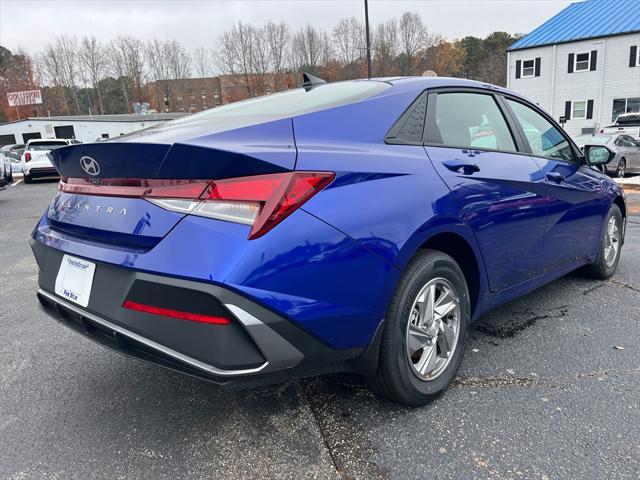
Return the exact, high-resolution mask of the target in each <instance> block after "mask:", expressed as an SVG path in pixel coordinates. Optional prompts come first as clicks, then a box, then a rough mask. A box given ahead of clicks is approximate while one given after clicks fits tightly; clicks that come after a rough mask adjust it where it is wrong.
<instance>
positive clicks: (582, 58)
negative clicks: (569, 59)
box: [574, 52, 591, 72]
mask: <svg viewBox="0 0 640 480" xmlns="http://www.w3.org/2000/svg"><path fill="white" fill-rule="evenodd" d="M590 62H591V54H590V53H589V52H586V53H577V54H576V65H575V69H574V70H575V71H576V72H585V71H587V70H589V64H590Z"/></svg>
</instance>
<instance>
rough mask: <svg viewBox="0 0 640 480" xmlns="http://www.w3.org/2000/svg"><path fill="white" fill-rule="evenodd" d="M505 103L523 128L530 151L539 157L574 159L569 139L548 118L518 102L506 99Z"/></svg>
mask: <svg viewBox="0 0 640 480" xmlns="http://www.w3.org/2000/svg"><path fill="white" fill-rule="evenodd" d="M507 103H509V106H510V107H511V109H512V110H513V112H514V113H515V115H516V118H517V119H518V122H519V123H520V126H521V127H522V129H523V130H524V134H525V136H526V137H527V140H528V141H529V145H530V146H531V153H533V154H534V155H538V156H540V157H548V158H554V159H560V160H568V161H574V160H575V158H574V155H573V151H572V149H571V145H570V144H569V141H568V140H567V139H566V138H565V136H564V135H563V134H562V132H561V131H560V130H559V129H558V128H556V127H555V126H554V125H553V124H552V123H551V122H550V121H549V120H547V119H546V118H544V117H543V116H542V115H540V114H539V113H538V112H536V111H535V110H533V109H531V108H529V107H527V106H525V105H523V104H521V103H519V102H515V101H513V100H509V99H507Z"/></svg>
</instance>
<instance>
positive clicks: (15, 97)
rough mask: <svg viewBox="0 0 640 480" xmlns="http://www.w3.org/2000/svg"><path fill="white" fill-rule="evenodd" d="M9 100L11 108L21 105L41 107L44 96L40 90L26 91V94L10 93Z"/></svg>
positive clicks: (8, 94)
mask: <svg viewBox="0 0 640 480" xmlns="http://www.w3.org/2000/svg"><path fill="white" fill-rule="evenodd" d="M7 100H8V101H9V106H10V107H19V106H20V105H39V104H41V103H42V94H41V93H40V90H26V91H24V92H9V93H7Z"/></svg>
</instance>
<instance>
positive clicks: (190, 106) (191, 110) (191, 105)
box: [189, 103, 196, 113]
mask: <svg viewBox="0 0 640 480" xmlns="http://www.w3.org/2000/svg"><path fill="white" fill-rule="evenodd" d="M195 111H196V104H195V103H192V104H190V105H189V112H191V113H193V112H195Z"/></svg>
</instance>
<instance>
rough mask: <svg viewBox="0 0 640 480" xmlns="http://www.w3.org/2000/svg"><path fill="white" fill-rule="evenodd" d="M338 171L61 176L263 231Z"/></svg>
mask: <svg viewBox="0 0 640 480" xmlns="http://www.w3.org/2000/svg"><path fill="white" fill-rule="evenodd" d="M334 178H335V173H333V172H286V173H274V174H269V175H256V176H251V177H240V178H229V179H224V180H213V181H196V180H141V179H102V180H101V181H100V184H99V185H94V184H92V183H91V180H88V179H84V178H74V179H67V178H64V179H62V181H61V182H60V190H61V191H63V192H69V193H81V194H86V195H104V196H122V197H142V198H145V199H146V200H148V201H149V202H152V203H154V204H155V205H158V206H160V207H162V208H164V209H166V210H171V211H174V212H179V213H185V214H190V215H197V216H201V217H208V218H215V219H218V220H225V221H228V222H234V223H242V224H245V225H251V231H250V233H249V239H250V240H251V239H254V238H258V237H261V236H262V235H264V234H265V233H267V232H268V231H269V230H271V229H272V228H273V227H275V226H276V225H277V224H278V223H280V222H281V221H282V220H284V219H285V218H287V217H288V216H289V215H291V213H293V212H294V211H295V210H296V209H298V208H300V206H302V205H303V204H304V203H305V202H306V201H307V200H309V199H310V198H311V197H313V196H314V195H315V194H316V193H318V192H319V191H320V190H322V189H323V188H324V187H326V186H327V185H329V184H330V183H331V182H332V181H333V179H334Z"/></svg>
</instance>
